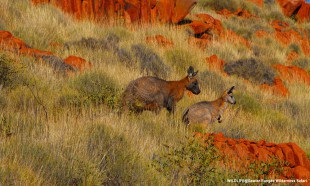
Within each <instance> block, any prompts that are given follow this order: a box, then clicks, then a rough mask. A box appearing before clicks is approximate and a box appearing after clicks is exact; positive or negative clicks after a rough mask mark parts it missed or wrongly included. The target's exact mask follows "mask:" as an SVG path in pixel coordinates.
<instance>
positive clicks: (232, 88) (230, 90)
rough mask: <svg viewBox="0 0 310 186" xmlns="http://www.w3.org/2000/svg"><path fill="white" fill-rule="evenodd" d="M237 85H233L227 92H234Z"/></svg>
mask: <svg viewBox="0 0 310 186" xmlns="http://www.w3.org/2000/svg"><path fill="white" fill-rule="evenodd" d="M234 88H235V86H232V87H231V88H230V89H229V90H228V91H227V94H232V91H233V90H234Z"/></svg>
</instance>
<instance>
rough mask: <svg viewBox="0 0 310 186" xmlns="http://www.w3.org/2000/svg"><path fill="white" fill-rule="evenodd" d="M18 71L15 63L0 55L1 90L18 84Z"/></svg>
mask: <svg viewBox="0 0 310 186" xmlns="http://www.w3.org/2000/svg"><path fill="white" fill-rule="evenodd" d="M18 73H19V71H18V69H17V67H16V65H15V62H14V61H13V60H12V59H11V58H9V57H8V56H6V55H5V54H2V53H1V54H0V86H1V87H3V88H6V87H12V86H15V85H16V84H17V83H18V82H17V81H16V77H17V76H18Z"/></svg>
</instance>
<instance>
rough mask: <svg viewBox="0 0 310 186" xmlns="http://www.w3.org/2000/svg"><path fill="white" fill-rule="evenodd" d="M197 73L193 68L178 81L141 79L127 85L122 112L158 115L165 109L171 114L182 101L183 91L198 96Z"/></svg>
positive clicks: (154, 78)
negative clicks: (152, 112) (148, 111)
mask: <svg viewBox="0 0 310 186" xmlns="http://www.w3.org/2000/svg"><path fill="white" fill-rule="evenodd" d="M197 73H198V71H196V72H195V71H194V68H193V67H191V66H190V67H189V68H188V70H187V76H186V77H184V78H183V79H181V80H179V81H166V80H163V79H159V78H157V77H150V76H147V77H141V78H138V79H136V80H133V81H131V82H130V83H129V85H128V86H127V88H126V89H125V91H124V94H123V99H122V106H123V110H131V111H133V112H135V113H141V112H143V111H144V110H150V111H154V112H156V113H159V111H160V110H161V109H162V108H166V109H167V110H168V112H169V113H173V112H174V110H175V107H176V103H177V102H178V101H180V100H181V99H182V97H183V96H184V92H185V90H189V91H191V92H192V93H194V94H199V93H200V89H199V86H198V81H197V79H196V78H195V76H196V75H197Z"/></svg>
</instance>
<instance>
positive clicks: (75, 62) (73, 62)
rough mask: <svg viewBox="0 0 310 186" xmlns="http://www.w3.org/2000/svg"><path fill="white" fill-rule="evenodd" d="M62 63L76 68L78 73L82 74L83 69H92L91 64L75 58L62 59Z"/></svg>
mask: <svg viewBox="0 0 310 186" xmlns="http://www.w3.org/2000/svg"><path fill="white" fill-rule="evenodd" d="M64 62H65V63H66V64H68V65H70V66H72V67H74V68H77V69H78V70H79V71H80V72H83V71H84V70H85V69H90V68H92V64H91V63H90V62H88V61H86V60H85V59H83V58H80V57H77V56H69V57H67V58H66V59H64Z"/></svg>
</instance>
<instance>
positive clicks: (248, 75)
mask: <svg viewBox="0 0 310 186" xmlns="http://www.w3.org/2000/svg"><path fill="white" fill-rule="evenodd" d="M224 71H225V72H226V73H227V74H228V75H237V76H240V77H243V78H244V79H247V80H250V81H252V82H253V83H256V84H264V83H266V84H268V85H272V84H273V81H274V78H275V72H274V70H273V69H272V68H268V67H267V66H265V65H264V63H262V62H258V61H256V60H255V59H254V58H250V59H240V60H238V61H235V62H231V63H226V64H225V65H224Z"/></svg>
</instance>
